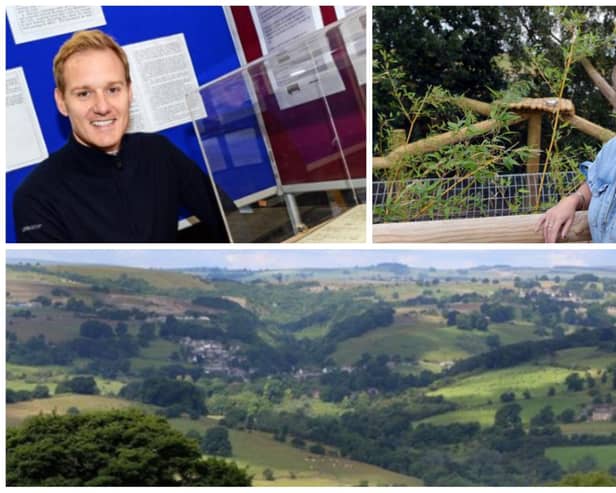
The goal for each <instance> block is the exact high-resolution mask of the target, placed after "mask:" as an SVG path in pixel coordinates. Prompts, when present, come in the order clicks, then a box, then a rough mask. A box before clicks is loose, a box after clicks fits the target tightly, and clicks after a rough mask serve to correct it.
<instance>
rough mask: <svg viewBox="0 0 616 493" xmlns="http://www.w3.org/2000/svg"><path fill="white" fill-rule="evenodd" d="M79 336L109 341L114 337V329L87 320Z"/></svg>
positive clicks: (98, 322) (95, 321) (104, 324)
mask: <svg viewBox="0 0 616 493" xmlns="http://www.w3.org/2000/svg"><path fill="white" fill-rule="evenodd" d="M79 335H81V337H87V338H89V339H109V338H111V337H113V328H112V327H111V326H110V325H109V324H106V323H105V322H100V321H98V320H86V321H85V322H84V323H82V324H81V327H79Z"/></svg>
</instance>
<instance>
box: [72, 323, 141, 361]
mask: <svg viewBox="0 0 616 493" xmlns="http://www.w3.org/2000/svg"><path fill="white" fill-rule="evenodd" d="M104 325H107V324H104ZM108 327H109V328H111V327H110V326H108ZM97 330H100V332H97ZM86 333H87V334H91V335H98V336H99V337H90V336H88V337H77V338H75V339H73V340H71V341H69V342H68V343H66V344H65V345H66V346H67V347H68V348H69V350H70V351H72V352H73V353H75V354H77V355H78V356H79V357H81V358H92V359H102V360H121V359H126V358H131V357H134V356H137V355H138V354H139V344H138V343H137V339H136V338H135V337H133V336H132V335H130V334H123V335H117V333H116V334H114V333H113V329H112V333H111V336H109V335H108V334H109V333H108V331H107V329H105V328H100V327H99V329H94V330H93V331H92V329H88V331H87V332H86ZM101 336H104V337H101ZM93 339H94V340H104V343H93V342H92V340H93Z"/></svg>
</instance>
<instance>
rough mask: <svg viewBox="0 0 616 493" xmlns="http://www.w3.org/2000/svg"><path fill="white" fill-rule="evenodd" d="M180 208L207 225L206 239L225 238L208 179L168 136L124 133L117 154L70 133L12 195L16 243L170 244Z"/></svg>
mask: <svg viewBox="0 0 616 493" xmlns="http://www.w3.org/2000/svg"><path fill="white" fill-rule="evenodd" d="M223 201H224V202H228V199H226V198H223ZM181 207H185V208H186V209H188V210H189V211H190V212H191V213H192V214H194V215H196V216H197V217H198V218H199V219H200V220H201V222H202V223H205V225H206V226H207V231H208V235H209V237H208V240H207V241H208V242H228V241H229V239H228V236H227V233H226V230H225V227H224V223H223V220H222V217H221V214H220V212H219V208H218V206H217V203H216V199H215V196H214V192H213V190H212V186H211V183H210V179H209V177H208V176H206V174H205V173H203V172H202V171H201V169H199V167H198V166H197V165H196V164H195V163H194V162H193V161H191V160H190V159H189V158H188V157H187V156H186V155H185V154H184V153H182V152H181V151H180V150H179V149H178V148H177V147H175V146H174V145H173V144H172V143H171V142H170V141H169V140H167V139H166V138H165V137H163V136H161V135H156V134H143V133H138V134H126V135H125V136H124V137H123V139H122V143H121V146H120V151H119V153H118V154H117V155H116V156H113V155H110V154H107V153H105V152H103V151H100V150H98V149H94V148H90V147H86V146H84V145H82V144H80V143H79V142H77V141H76V140H75V138H74V137H73V136H71V137H70V139H69V141H68V142H67V144H66V145H65V146H64V147H62V148H61V149H60V150H59V151H57V152H55V153H53V154H51V155H50V156H49V158H48V159H46V160H45V161H44V162H42V163H41V164H39V165H38V166H37V167H36V168H35V170H34V171H33V172H32V173H30V175H29V176H28V177H27V178H26V180H25V181H24V182H23V183H22V184H21V186H20V187H19V188H18V189H17V191H16V192H15V196H14V199H13V211H14V215H15V227H16V230H17V231H16V233H17V239H18V240H19V241H20V242H72V243H75V242H79V243H91V242H114V243H122V242H134V243H146V242H173V241H176V238H177V222H178V213H179V211H180V208H181Z"/></svg>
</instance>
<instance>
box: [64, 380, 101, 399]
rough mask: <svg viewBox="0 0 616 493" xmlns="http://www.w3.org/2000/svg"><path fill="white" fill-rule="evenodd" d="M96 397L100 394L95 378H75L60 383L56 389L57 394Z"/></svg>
mask: <svg viewBox="0 0 616 493" xmlns="http://www.w3.org/2000/svg"><path fill="white" fill-rule="evenodd" d="M65 392H68V393H73V394H85V395H95V394H100V390H99V389H98V386H97V385H96V380H94V377H75V378H71V379H69V380H65V381H64V382H60V383H59V384H58V385H57V387H56V394H62V393H65Z"/></svg>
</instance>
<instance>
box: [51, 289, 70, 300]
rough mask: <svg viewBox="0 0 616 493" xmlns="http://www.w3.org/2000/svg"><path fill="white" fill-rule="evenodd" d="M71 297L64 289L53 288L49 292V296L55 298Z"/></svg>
mask: <svg viewBox="0 0 616 493" xmlns="http://www.w3.org/2000/svg"><path fill="white" fill-rule="evenodd" d="M70 295H71V292H70V291H68V290H66V289H64V288H53V289H52V290H51V296H55V297H58V298H60V297H64V298H68V297H69V296H70Z"/></svg>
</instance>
